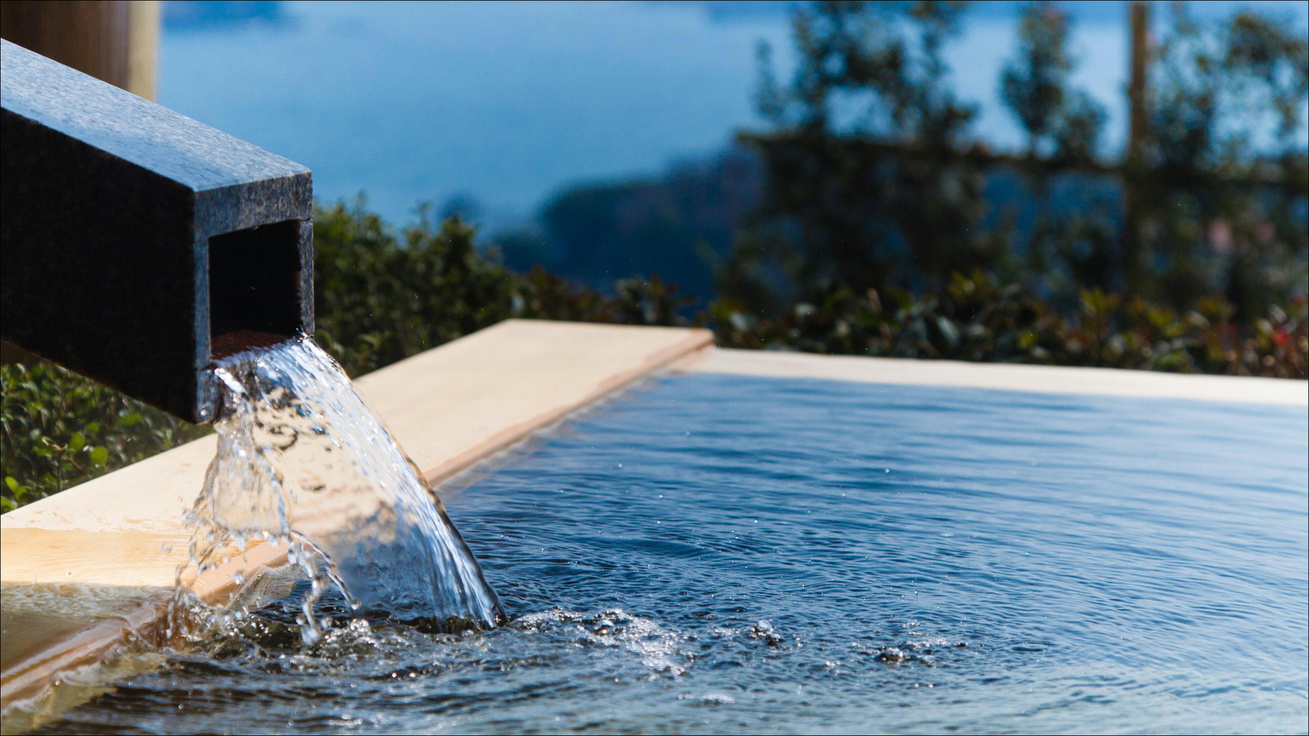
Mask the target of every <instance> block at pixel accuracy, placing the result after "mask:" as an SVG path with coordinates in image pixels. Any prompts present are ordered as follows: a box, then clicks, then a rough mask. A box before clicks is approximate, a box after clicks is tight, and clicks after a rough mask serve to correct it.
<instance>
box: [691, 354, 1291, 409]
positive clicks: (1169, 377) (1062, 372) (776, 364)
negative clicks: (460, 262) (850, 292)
mask: <svg viewBox="0 0 1309 736" xmlns="http://www.w3.org/2000/svg"><path fill="white" fill-rule="evenodd" d="M675 370H677V371H678V372H683V373H720V374H731V375H740V376H760V377H771V378H814V379H823V380H833V381H851V382H856V383H885V384H900V385H922V386H954V387H962V388H983V389H994V390H1001V391H1032V392H1038V393H1056V394H1082V395H1097V396H1134V397H1142V398H1170V399H1190V400H1204V401H1231V402H1245V403H1257V404H1278V405H1283V406H1309V382H1305V381H1302V380H1293V379H1285V378H1251V377H1244V376H1209V375H1182V374H1177V373H1158V372H1153V371H1132V370H1118V369H1113V368H1064V367H1056V366H1041V365H1013V364H1001V363H963V362H958V361H950V360H910V359H904V358H869V357H860V356H837V355H816V354H812V353H788V352H779V351H762V350H729V349H720V348H714V349H710V350H705V351H701V352H699V353H697V354H696V355H694V356H690V357H688V358H687V359H685V360H683V361H681V362H680V363H678V365H677V366H676V367H675Z"/></svg>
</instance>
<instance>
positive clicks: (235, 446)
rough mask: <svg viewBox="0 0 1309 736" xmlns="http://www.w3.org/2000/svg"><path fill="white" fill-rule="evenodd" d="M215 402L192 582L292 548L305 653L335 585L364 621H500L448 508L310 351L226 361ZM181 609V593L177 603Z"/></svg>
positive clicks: (315, 350) (323, 356)
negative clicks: (238, 559)
mask: <svg viewBox="0 0 1309 736" xmlns="http://www.w3.org/2000/svg"><path fill="white" fill-rule="evenodd" d="M214 389H215V391H216V393H217V399H216V400H217V402H218V404H217V410H216V413H217V417H218V418H217V420H216V421H215V423H214V426H215V428H216V429H217V430H218V453H217V455H216V456H215V458H214V460H213V462H212V463H211V464H210V466H209V471H208V474H207V476H206V479H205V485H204V489H203V491H202V492H201V494H200V496H199V498H198V499H197V500H196V502H195V506H194V507H193V509H192V510H191V512H190V514H189V515H188V521H189V522H190V523H191V524H192V525H193V526H194V528H195V534H194V537H193V540H192V543H191V549H190V564H189V566H188V568H186V569H187V570H191V571H195V572H196V573H203V572H204V571H206V570H209V569H212V568H214V567H216V566H219V565H221V564H223V563H224V562H225V561H227V560H228V559H229V558H231V557H233V556H235V555H238V554H241V553H243V552H244V551H245V550H247V549H248V548H249V547H250V545H252V544H255V543H260V542H262V543H266V544H275V545H281V546H284V547H285V548H286V549H287V562H288V565H289V566H290V567H291V568H292V569H293V570H295V569H296V568H298V573H299V574H300V575H301V576H303V577H304V578H306V579H308V580H309V581H310V584H311V588H310V592H309V594H308V595H306V596H305V597H304V601H303V605H302V611H301V614H300V616H299V618H298V619H297V621H298V623H299V624H300V630H301V636H302V637H303V639H304V641H305V643H306V644H313V643H315V642H317V641H319V640H320V639H321V638H322V632H323V629H324V628H325V626H326V625H327V622H326V621H325V620H324V621H320V620H319V619H317V618H316V617H315V613H314V605H315V603H317V602H318V600H319V598H320V597H321V596H322V594H323V593H324V592H325V591H326V590H327V589H328V588H329V587H330V586H332V585H335V586H336V587H337V588H339V589H340V590H341V592H342V593H343V594H344V595H345V597H346V599H347V600H348V601H349V603H350V606H351V607H352V608H353V609H354V610H355V612H356V613H368V614H380V615H384V616H386V617H388V618H395V619H400V620H410V621H423V622H425V623H426V624H427V625H428V626H435V627H437V628H441V629H445V630H458V629H467V628H491V627H494V626H495V625H496V624H497V623H498V622H499V621H500V620H501V619H502V617H503V616H502V613H501V608H500V604H499V601H498V600H497V599H496V596H495V593H494V592H493V591H492V590H491V589H490V587H489V586H488V585H487V584H486V581H485V579H484V578H483V576H482V571H481V568H480V567H479V566H478V564H477V560H476V559H474V557H473V555H472V553H471V552H470V551H469V550H468V547H467V545H465V544H464V541H463V539H462V538H461V537H460V536H459V532H458V531H456V530H455V528H454V526H453V525H452V524H451V523H450V520H449V518H448V517H447V516H446V513H445V509H444V507H443V506H442V505H441V501H440V499H439V498H437V496H436V494H435V493H434V492H433V491H432V489H431V488H430V486H428V484H427V482H426V481H425V480H424V478H423V476H422V473H421V472H419V470H418V468H417V467H415V466H414V464H413V462H412V461H411V460H410V459H409V458H408V456H406V455H405V453H404V451H403V450H402V449H401V448H400V446H399V445H398V444H397V443H396V441H395V439H394V438H393V437H392V436H391V435H390V433H389V432H387V430H386V429H385V427H383V426H382V423H381V422H380V421H379V420H378V419H377V417H376V416H375V415H374V414H373V413H372V411H371V410H369V408H368V407H367V405H365V404H364V402H363V400H362V399H361V398H360V396H359V394H357V393H356V392H355V390H354V388H353V387H352V386H351V384H350V380H349V378H347V376H346V375H345V372H344V371H342V370H341V367H340V366H339V365H337V364H336V362H335V361H334V360H332V358H331V356H329V355H328V354H327V353H325V352H324V351H323V350H322V349H321V348H319V347H318V345H317V344H315V343H314V342H313V340H311V339H309V338H301V339H297V340H292V341H288V342H284V343H281V344H279V345H276V346H273V347H271V348H266V349H264V348H261V349H257V350H250V351H247V352H243V353H237V354H235V355H232V356H229V357H227V358H224V359H223V360H222V361H220V362H219V364H218V365H217V367H216V368H215V370H214ZM181 579H182V572H181V571H179V580H181ZM237 582H238V584H240V583H242V582H244V581H243V580H238V581H237ZM186 595H187V594H186V593H185V592H184V591H183V586H181V585H179V594H178V596H177V600H176V601H175V603H178V602H182V601H183V600H184V599H185V598H186ZM187 602H188V603H191V604H194V602H195V601H194V600H193V599H192V600H190V601H187ZM183 608H185V606H179V605H175V606H174V610H175V611H176V610H181V609H183Z"/></svg>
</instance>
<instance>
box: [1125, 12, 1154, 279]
mask: <svg viewBox="0 0 1309 736" xmlns="http://www.w3.org/2000/svg"><path fill="white" fill-rule="evenodd" d="M1128 14H1129V19H1130V20H1129V22H1130V24H1131V31H1132V46H1131V59H1130V62H1131V76H1130V78H1129V81H1128V86H1127V104H1128V134H1127V156H1126V165H1125V166H1124V167H1123V203H1124V208H1125V212H1124V216H1123V239H1122V242H1123V253H1122V270H1123V286H1124V287H1125V288H1126V290H1127V293H1128V294H1130V295H1139V294H1140V293H1141V290H1142V287H1143V286H1144V280H1145V253H1144V250H1145V248H1144V244H1143V243H1142V242H1141V225H1142V220H1143V213H1142V202H1141V191H1140V189H1141V183H1142V182H1141V180H1142V178H1143V177H1144V174H1145V172H1146V166H1147V163H1146V150H1145V146H1146V140H1147V138H1148V136H1149V134H1150V120H1149V108H1148V103H1147V99H1146V90H1147V85H1148V83H1149V76H1148V74H1147V71H1148V64H1149V54H1150V6H1149V4H1148V3H1145V2H1141V1H1140V0H1137V1H1136V2H1133V3H1132V4H1131V6H1130V8H1129V9H1128Z"/></svg>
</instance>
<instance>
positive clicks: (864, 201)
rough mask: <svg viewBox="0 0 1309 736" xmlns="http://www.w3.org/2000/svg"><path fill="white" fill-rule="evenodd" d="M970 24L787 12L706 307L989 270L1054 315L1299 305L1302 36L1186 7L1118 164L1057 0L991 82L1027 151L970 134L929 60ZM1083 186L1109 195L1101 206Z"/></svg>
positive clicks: (1303, 212)
mask: <svg viewBox="0 0 1309 736" xmlns="http://www.w3.org/2000/svg"><path fill="white" fill-rule="evenodd" d="M965 12H966V5H965V4H962V3H956V2H926V1H923V2H864V1H859V0H831V1H825V2H815V3H812V4H810V5H806V6H804V7H803V8H801V9H800V10H798V11H797V12H796V13H795V15H794V18H793V37H794V46H795V51H796V56H797V58H798V61H797V64H796V67H795V71H794V73H793V75H792V77H791V78H790V79H789V80H787V81H785V82H781V81H779V80H778V78H777V75H776V73H775V72H774V70H773V66H772V64H771V63H770V61H769V57H770V50H769V49H768V48H767V47H764V48H763V49H762V50H761V65H760V68H761V71H760V90H759V104H758V106H759V111H760V113H761V114H762V115H763V116H764V117H765V119H767V120H768V121H769V122H770V123H771V126H772V129H771V130H770V131H768V132H767V133H763V134H743V135H741V136H740V139H741V140H742V141H743V142H744V143H746V144H748V145H749V146H751V147H752V148H754V150H756V151H757V152H758V155H759V156H760V158H761V161H762V166H763V171H764V173H765V177H766V178H765V184H764V189H763V195H762V201H761V203H760V206H759V207H758V208H757V209H756V210H755V211H754V213H753V214H752V216H750V217H748V218H747V219H746V220H745V221H744V223H743V226H742V227H741V228H740V230H739V231H738V234H737V237H736V240H735V243H734V246H733V249H732V252H731V253H730V254H729V256H728V257H727V258H726V259H725V262H724V267H723V268H721V269H720V271H719V279H718V286H719V295H720V296H722V297H725V298H726V299H728V300H730V301H732V302H733V303H736V304H739V305H740V307H741V308H742V309H743V310H744V312H747V313H751V314H755V315H757V316H761V317H767V316H780V315H781V310H783V309H785V308H786V307H787V305H790V304H793V303H795V302H803V303H814V302H816V301H819V300H821V299H823V298H826V295H830V294H833V293H838V292H840V291H841V290H842V289H844V290H848V291H851V292H855V293H861V292H863V291H865V290H867V289H870V288H872V289H879V290H883V291H885V290H889V289H894V288H903V289H908V290H910V291H914V292H919V293H922V292H926V291H936V290H941V289H944V288H946V286H947V284H948V282H949V278H950V275H951V274H954V273H971V272H972V271H973V270H974V269H978V268H981V269H984V270H986V271H987V272H990V273H994V274H1001V275H1003V276H1004V280H1013V281H1016V282H1019V283H1022V284H1023V285H1024V286H1025V287H1027V288H1029V289H1031V290H1032V291H1033V292H1036V293H1039V294H1042V295H1043V296H1045V297H1047V298H1049V299H1051V300H1052V301H1053V302H1054V303H1056V304H1058V305H1061V306H1062V307H1063V308H1064V309H1066V310H1067V309H1075V308H1077V305H1078V304H1079V302H1080V301H1081V292H1082V290H1084V289H1086V288H1100V289H1103V290H1112V291H1122V292H1124V293H1127V294H1130V295H1132V296H1135V297H1140V298H1142V299H1145V300H1148V301H1150V302H1155V303H1160V304H1166V305H1169V306H1171V307H1173V308H1175V309H1185V308H1187V307H1189V306H1190V305H1193V304H1195V303H1197V302H1198V301H1199V300H1201V299H1205V298H1221V299H1224V300H1226V301H1229V302H1231V303H1232V304H1233V305H1234V307H1235V309H1236V313H1237V315H1241V316H1243V317H1244V318H1245V319H1247V320H1250V319H1253V318H1255V317H1258V316H1260V315H1263V314H1265V313H1267V312H1268V311H1269V309H1271V308H1272V307H1273V306H1274V305H1277V304H1285V303H1288V302H1289V301H1290V300H1291V299H1293V298H1295V297H1296V296H1297V295H1303V294H1304V293H1305V289H1306V281H1309V202H1307V201H1306V193H1307V192H1309V178H1307V175H1306V172H1307V171H1309V153H1307V152H1306V146H1305V141H1304V120H1303V111H1304V109H1305V106H1306V100H1307V99H1309V79H1307V77H1306V75H1309V52H1307V48H1309V44H1306V40H1305V39H1304V38H1303V36H1302V34H1301V32H1300V31H1299V30H1298V29H1296V28H1295V27H1294V26H1293V25H1288V24H1284V23H1279V22H1278V21H1277V19H1275V18H1269V17H1265V16H1262V15H1260V14H1258V13H1257V12H1254V11H1242V12H1238V13H1236V14H1235V15H1233V16H1231V17H1230V18H1229V19H1227V20H1226V21H1224V22H1214V23H1208V24H1200V23H1197V22H1193V21H1192V20H1191V19H1190V18H1189V17H1188V16H1187V15H1186V12H1185V8H1184V6H1182V5H1181V4H1178V5H1177V7H1176V9H1175V10H1174V11H1173V12H1174V17H1173V18H1172V23H1171V24H1170V29H1171V30H1169V31H1168V33H1167V34H1165V35H1164V37H1162V38H1161V39H1160V40H1159V41H1158V42H1157V43H1156V44H1155V45H1154V46H1153V48H1152V51H1151V52H1150V53H1149V54H1148V55H1147V56H1148V59H1147V60H1146V61H1144V62H1143V63H1144V64H1145V67H1144V68H1145V69H1146V79H1147V80H1148V83H1147V84H1146V85H1145V86H1144V87H1143V91H1142V95H1141V99H1142V105H1143V107H1142V109H1143V110H1144V113H1143V118H1142V119H1143V120H1144V121H1145V125H1144V128H1145V129H1144V131H1143V132H1142V134H1141V136H1139V137H1138V139H1137V140H1134V141H1133V142H1132V144H1131V145H1130V146H1129V151H1128V155H1126V156H1125V157H1124V158H1123V160H1121V161H1110V160H1107V158H1106V157H1105V156H1104V155H1103V153H1102V150H1101V149H1102V144H1101V139H1102V137H1103V127H1104V124H1105V121H1106V115H1105V112H1104V110H1103V108H1102V107H1101V106H1100V104H1099V103H1097V102H1096V101H1095V100H1094V99H1092V98H1091V96H1090V95H1089V94H1087V93H1086V92H1085V91H1084V90H1080V89H1076V88H1074V87H1073V86H1072V84H1071V79H1072V73H1073V71H1074V70H1075V68H1076V59H1075V58H1073V57H1072V55H1071V54H1070V53H1069V50H1068V49H1069V34H1070V33H1071V30H1072V22H1071V19H1070V18H1069V16H1068V14H1067V11H1066V10H1065V9H1063V8H1061V7H1060V6H1059V5H1057V4H1054V3H1047V2H1037V3H1031V4H1028V5H1027V6H1025V8H1024V10H1023V13H1022V17H1021V19H1020V23H1019V34H1018V35H1019V38H1018V44H1017V46H1016V48H1015V52H1014V55H1013V57H1012V58H1010V59H1009V60H1008V61H1007V63H1006V64H1005V65H1004V67H1003V69H1002V72H1001V75H1000V79H999V80H998V82H999V89H1000V97H1001V100H1002V101H1003V103H1004V104H1005V106H1006V108H1008V110H1009V112H1011V113H1012V114H1013V116H1014V118H1015V120H1016V121H1017V122H1018V123H1019V124H1020V126H1021V127H1022V129H1023V130H1024V131H1025V133H1026V137H1027V143H1026V146H1025V150H1024V151H1022V152H1021V153H1016V154H1015V153H998V152H995V151H993V150H991V149H990V147H989V146H987V145H986V144H985V142H983V141H981V140H979V139H977V138H976V136H975V135H974V134H973V133H972V127H971V124H972V121H973V118H974V117H975V113H976V110H975V108H974V107H973V106H972V105H969V104H966V103H964V102H962V101H961V100H960V98H959V97H957V96H956V95H955V93H954V92H953V88H952V86H951V76H950V69H949V67H948V65H947V64H946V63H945V61H944V55H943V52H942V48H943V46H944V45H945V44H946V43H947V42H948V41H949V40H950V39H951V38H952V37H953V36H954V34H955V32H956V29H957V28H958V27H959V24H960V22H961V16H962V15H963V14H964V13H965ZM1297 34H1301V35H1297ZM1001 171H1012V172H1017V173H1018V174H1019V176H1020V177H1021V181H1023V182H1024V186H1025V188H1026V191H1027V194H1026V196H1025V197H1020V198H1019V201H1018V202H1017V203H1011V205H1010V206H1009V207H1008V208H1007V210H1002V211H999V212H997V211H996V209H997V208H998V206H999V205H998V201H997V197H996V192H995V191H994V190H993V189H992V190H990V191H988V186H989V184H993V183H994V182H995V181H997V180H996V174H997V172H1001ZM1096 178H1099V179H1108V180H1109V181H1110V182H1112V184H1113V191H1115V192H1116V195H1115V199H1116V201H1113V202H1106V201H1103V200H1102V199H1098V198H1097V195H1095V194H1094V192H1095V191H1096V189H1097V188H1096V187H1091V186H1089V182H1091V181H1093V180H1095V179H1096ZM1070 183H1071V184H1073V186H1067V185H1068V184H1070ZM1060 185H1063V186H1060ZM1088 196H1089V199H1088ZM1015 204H1016V206H1015ZM1019 220H1022V221H1021V222H1019Z"/></svg>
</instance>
